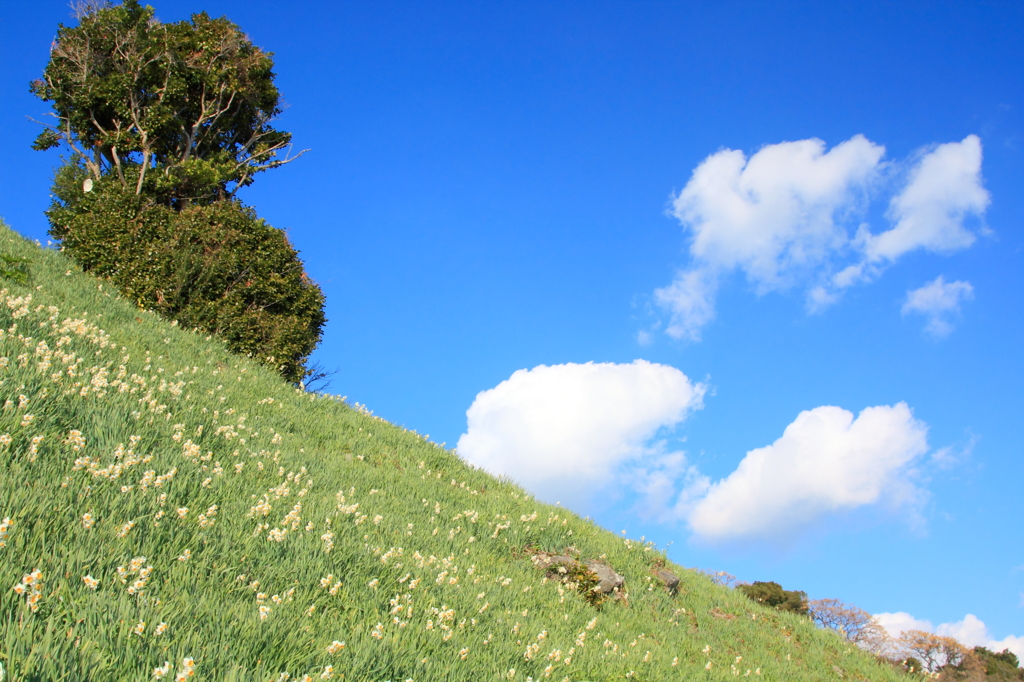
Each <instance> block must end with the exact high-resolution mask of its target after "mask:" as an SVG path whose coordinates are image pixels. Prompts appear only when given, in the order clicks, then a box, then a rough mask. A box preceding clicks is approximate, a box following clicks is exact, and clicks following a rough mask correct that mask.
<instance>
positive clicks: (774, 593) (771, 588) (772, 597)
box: [736, 582, 807, 616]
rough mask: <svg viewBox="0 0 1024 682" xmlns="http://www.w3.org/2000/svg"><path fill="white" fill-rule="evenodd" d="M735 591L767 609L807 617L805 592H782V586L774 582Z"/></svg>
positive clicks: (759, 583) (757, 584)
mask: <svg viewBox="0 0 1024 682" xmlns="http://www.w3.org/2000/svg"><path fill="white" fill-rule="evenodd" d="M736 589H738V590H739V591H740V592H742V593H743V594H745V595H747V596H748V597H750V598H751V599H753V600H754V601H756V602H758V603H759V604H764V605H765V606H767V607H770V608H773V609H777V610H779V611H788V612H789V613H795V614H798V615H801V616H806V615H807V593H806V592H798V591H796V590H784V589H782V585H780V584H778V583H776V582H754V583H753V584H752V585H739V586H737V588H736Z"/></svg>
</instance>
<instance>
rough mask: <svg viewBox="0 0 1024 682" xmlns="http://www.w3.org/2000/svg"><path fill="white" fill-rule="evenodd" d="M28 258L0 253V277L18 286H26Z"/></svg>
mask: <svg viewBox="0 0 1024 682" xmlns="http://www.w3.org/2000/svg"><path fill="white" fill-rule="evenodd" d="M29 262H30V261H29V259H28V258H18V257H17V256H12V255H10V254H6V253H0V277H6V278H7V279H11V280H14V281H15V282H17V283H18V284H28V264H29Z"/></svg>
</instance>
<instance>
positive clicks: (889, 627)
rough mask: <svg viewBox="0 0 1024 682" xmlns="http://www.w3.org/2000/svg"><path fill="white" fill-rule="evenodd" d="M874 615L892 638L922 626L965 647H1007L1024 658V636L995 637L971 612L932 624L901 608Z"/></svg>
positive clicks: (923, 628)
mask: <svg viewBox="0 0 1024 682" xmlns="http://www.w3.org/2000/svg"><path fill="white" fill-rule="evenodd" d="M874 617H875V620H877V621H878V623H879V624H880V625H881V626H882V627H884V628H885V629H886V631H887V632H888V633H889V636H891V637H894V638H895V637H899V636H900V634H902V633H903V632H906V631H907V630H923V631H924V632H934V633H935V634H937V635H942V636H943V637H952V638H953V639H956V640H957V641H958V642H960V643H961V644H963V645H964V646H968V647H976V646H983V647H985V648H986V649H988V650H989V651H995V652H997V653H998V652H1000V651H1003V650H1004V649H1009V650H1010V651H1012V652H1013V653H1015V654H1016V655H1017V658H1019V659H1021V660H1024V636H1020V637H1017V636H1014V635H1007V636H1006V637H1004V638H1003V639H998V640H997V639H995V638H994V637H993V636H992V635H991V633H990V632H989V630H988V627H987V626H986V625H985V623H984V622H983V621H982V620H981V619H980V618H978V617H977V616H975V615H974V614H972V613H968V614H967V615H966V616H964V619H963V620H960V621H957V622H955V623H942V624H941V625H939V626H937V627H936V626H933V625H932V624H931V622H930V621H927V620H919V619H917V618H914V617H913V616H911V615H910V614H909V613H906V612H903V611H898V612H896V613H878V614H875V616H874Z"/></svg>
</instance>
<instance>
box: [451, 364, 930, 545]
mask: <svg viewBox="0 0 1024 682" xmlns="http://www.w3.org/2000/svg"><path fill="white" fill-rule="evenodd" d="M704 392H705V387H704V386H703V385H702V384H695V383H694V382H692V381H691V380H690V379H689V378H687V377H686V375H685V374H683V373H682V372H680V371H679V370H678V369H675V368H673V367H668V366H666V365H659V364H653V363H650V362H646V361H643V360H637V361H636V362H633V363H630V364H598V363H586V364H573V363H569V364H564V365H554V366H546V365H541V366H539V367H535V368H533V369H530V370H526V369H523V370H519V371H518V372H515V373H514V374H513V375H512V376H511V377H509V378H508V379H507V380H506V381H503V382H501V383H500V384H499V385H498V386H496V387H494V388H492V389H489V390H486V391H482V392H481V393H479V394H478V395H477V397H476V399H475V400H474V401H473V404H472V406H470V408H469V410H468V411H467V412H466V416H467V421H468V424H467V429H466V433H465V434H463V435H462V437H461V438H460V439H459V442H458V445H457V450H458V453H459V455H461V456H462V457H463V458H464V459H466V460H467V461H468V462H470V463H472V464H474V465H476V466H479V467H482V468H484V469H486V470H488V471H490V472H491V473H493V474H497V475H503V476H507V477H509V478H511V479H513V480H515V481H517V482H519V483H521V484H522V485H523V486H524V487H526V488H527V489H528V490H530V491H531V492H533V493H534V494H535V495H537V496H538V497H539V498H541V499H544V500H546V501H548V502H556V501H557V502H562V503H563V504H566V505H569V506H576V507H577V508H578V506H579V505H585V504H586V503H587V502H588V501H589V500H590V499H591V498H592V496H593V495H594V494H595V493H596V492H598V491H601V490H606V491H612V490H614V492H615V493H616V495H623V496H626V495H632V496H633V497H634V498H635V509H636V511H637V512H639V513H641V514H643V515H645V516H647V517H649V518H654V519H656V520H658V521H661V522H669V523H676V522H685V523H687V524H688V525H689V527H690V529H691V530H692V532H693V534H694V536H695V537H697V538H700V539H702V540H705V541H709V542H722V541H726V542H728V541H734V540H744V539H757V538H760V539H766V538H777V537H783V536H785V537H792V536H793V535H795V534H797V533H799V532H800V531H802V530H805V529H806V528H807V527H808V526H810V525H812V524H814V523H815V522H816V521H818V520H819V519H822V518H823V517H827V516H829V515H833V514H837V513H845V512H848V511H850V510H854V509H857V508H861V507H867V506H872V505H874V506H882V507H884V508H889V509H890V510H892V509H902V510H904V511H910V512H911V515H913V512H915V511H916V509H917V504H918V503H919V502H920V501H921V500H922V499H923V497H924V493H923V491H922V490H921V489H919V488H917V487H916V486H915V485H914V484H913V483H912V482H911V481H912V480H913V475H912V469H913V467H914V466H915V465H916V464H917V463H918V462H919V461H920V459H921V457H922V455H924V454H925V453H926V452H927V450H928V445H927V426H926V425H925V424H924V423H922V422H920V421H919V420H917V419H915V418H914V416H913V414H912V413H911V410H910V408H909V407H908V406H907V405H906V404H905V403H898V404H896V405H892V406H887V405H882V406H878V407H869V408H866V409H865V410H863V411H862V412H861V413H860V414H859V415H857V416H856V417H855V416H854V415H853V413H851V412H849V411H847V410H844V409H841V408H838V407H831V406H824V407H817V408H815V409H813V410H808V411H805V412H802V413H800V415H799V416H797V418H796V420H795V421H794V422H793V423H792V424H790V425H789V426H788V427H786V429H785V431H784V432H783V434H782V437H781V438H779V439H778V440H776V441H775V442H774V443H772V444H771V445H768V446H766V447H763V448H759V449H756V450H752V451H750V452H748V453H747V455H746V457H744V458H743V460H742V461H741V462H740V464H739V466H738V467H737V468H736V470H735V471H734V472H733V473H732V474H730V475H729V476H727V477H726V478H724V479H722V480H720V481H717V482H712V481H711V480H710V479H709V478H708V477H707V476H705V475H703V474H701V472H700V471H699V470H698V469H697V467H696V466H694V465H693V463H692V462H690V461H689V460H688V459H687V457H686V454H685V453H683V452H679V451H672V450H670V449H669V448H668V447H667V446H666V441H665V440H664V439H659V432H660V431H662V429H672V428H674V427H676V426H677V425H678V424H680V423H681V422H682V421H683V420H684V419H685V418H686V416H687V415H688V414H689V413H690V412H691V411H693V410H695V409H699V408H700V407H702V403H703V397H704Z"/></svg>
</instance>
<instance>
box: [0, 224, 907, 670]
mask: <svg viewBox="0 0 1024 682" xmlns="http://www.w3.org/2000/svg"><path fill="white" fill-rule="evenodd" d="M0 251H5V252H7V253H10V254H13V255H16V256H23V257H27V258H29V259H31V264H30V266H29V268H30V271H31V274H32V281H31V282H30V283H29V284H28V285H27V286H21V285H17V284H15V283H13V282H10V281H3V282H0V286H4V287H6V288H5V289H4V291H2V292H0V294H2V295H0V329H2V330H3V331H2V332H0V365H2V367H0V393H2V395H0V402H4V406H3V408H2V409H0V520H4V519H9V520H4V521H3V523H4V526H3V528H4V529H5V530H3V531H0V663H2V664H3V666H4V668H5V669H6V673H7V679H8V680H86V679H88V680H150V679H154V678H156V679H159V678H161V677H163V678H164V679H168V680H170V679H176V678H179V679H188V678H189V677H191V678H192V679H196V680H259V681H261V682H262V681H266V680H289V679H290V680H299V679H305V680H320V679H330V678H331V677H332V676H333V678H334V679H336V680H340V679H345V680H350V681H367V682H369V681H373V682H385V681H392V682H399V681H404V680H415V681H417V682H420V681H422V682H427V681H432V680H467V681H468V680H472V681H474V682H476V681H480V680H495V681H496V680H509V679H513V680H520V681H523V680H528V679H530V678H532V679H533V680H547V679H550V680H555V681H560V680H572V681H574V682H577V681H585V680H593V681H596V680H620V679H633V680H679V679H686V680H718V679H731V678H733V677H734V676H747V675H749V676H750V677H760V678H762V679H766V680H826V679H828V680H834V679H837V678H843V679H847V680H889V679H897V678H901V677H902V675H900V674H898V673H897V672H895V671H894V670H892V669H891V668H889V667H887V666H884V665H881V664H879V663H877V662H876V661H875V660H874V659H873V658H872V657H870V656H868V655H866V654H864V653H862V652H860V651H859V650H857V649H856V648H855V647H851V646H849V645H847V644H846V643H845V642H844V641H842V640H841V639H840V638H839V637H837V636H836V635H835V634H834V633H831V632H825V631H821V630H818V629H816V628H815V627H814V626H813V625H812V624H811V623H810V622H808V621H806V620H804V619H801V618H798V617H795V616H790V615H788V614H780V613H776V612H772V611H767V610H765V609H762V608H760V607H759V606H756V605H755V604H753V603H752V602H750V601H749V600H747V599H746V598H745V597H744V596H743V595H742V594H740V593H738V592H735V591H733V590H729V589H727V588H724V587H720V586H717V585H714V584H713V583H712V582H711V581H710V580H709V579H708V578H706V577H705V576H703V575H700V574H698V573H696V572H693V571H688V570H684V569H682V568H680V567H678V566H673V565H671V564H669V565H668V568H669V569H670V570H672V571H674V572H675V573H676V574H677V575H679V576H680V577H681V583H680V589H679V592H678V594H676V595H671V594H669V593H668V591H667V590H665V588H664V587H663V585H662V584H661V583H660V582H659V581H658V580H657V579H655V578H654V577H652V573H651V571H652V567H654V566H656V565H657V564H658V563H659V562H661V561H663V560H664V555H663V554H662V553H660V552H658V551H657V550H656V549H655V548H653V547H651V546H649V545H645V544H643V543H637V542H633V541H629V540H624V539H622V538H619V537H616V536H614V535H613V534H612V533H610V532H608V531H605V530H603V529H601V528H598V527H597V526H595V525H594V524H593V523H591V522H589V521H586V520H584V519H581V518H579V517H578V516H576V515H575V514H572V513H570V512H567V511H566V510H564V509H562V508H559V507H552V506H550V505H545V504H540V503H538V502H536V501H535V500H533V499H531V497H530V496H529V495H528V494H526V493H525V492H524V491H523V490H522V489H521V488H519V487H517V486H516V485H513V484H511V483H509V482H506V481H502V480H498V479H495V478H493V477H492V476H489V475H487V474H486V473H484V472H482V471H479V470H476V469H474V468H472V467H470V466H468V465H466V464H465V463H464V462H462V461H460V460H459V459H458V458H457V457H456V456H455V455H454V454H453V453H452V452H450V451H448V450H445V449H443V448H441V447H439V446H438V445H436V444H434V443H431V442H429V441H427V440H425V439H424V438H422V437H421V436H419V435H417V434H416V433H412V432H409V431H406V430H404V429H401V428H398V427H396V426H394V425H392V424H389V423H388V422H386V421H383V420H382V419H380V418H378V417H375V416H372V415H371V414H369V413H368V412H366V411H365V410H363V409H360V408H359V407H358V406H356V407H355V408H353V407H351V406H349V405H348V404H346V403H345V402H342V401H341V400H338V399H336V398H333V397H329V396H323V395H311V394H308V393H303V392H300V391H297V390H295V389H294V388H293V387H290V386H289V385H287V384H285V383H283V382H282V381H281V380H280V379H279V378H278V377H276V376H275V375H274V374H272V373H271V372H270V371H268V370H265V369H263V368H262V367H260V366H257V365H256V364H255V363H253V362H250V361H248V360H246V359H243V358H239V357H236V356H232V355H231V354H229V353H227V352H226V351H225V349H224V346H223V344H221V343H219V342H218V341H217V340H215V339H214V340H211V339H209V338H207V337H205V336H201V335H198V334H195V333H193V332H190V331H186V330H183V329H179V328H177V327H174V326H171V325H169V324H168V323H166V322H164V321H162V320H161V319H159V318H157V317H156V316H155V315H153V314H150V313H146V312H142V311H139V310H137V309H135V308H133V307H132V306H130V305H129V304H127V303H126V302H124V301H121V300H119V299H118V297H117V296H116V294H115V293H114V292H113V291H111V290H110V288H109V286H108V285H105V284H103V283H102V282H100V281H98V280H96V279H93V278H91V277H89V276H87V275H84V274H82V273H81V272H80V271H79V270H78V269H77V268H76V267H75V266H74V265H73V264H72V263H71V262H70V261H69V260H67V259H66V258H64V257H63V256H62V255H61V254H59V253H56V252H54V251H48V250H44V249H40V248H39V247H37V246H35V245H34V244H30V243H29V242H27V241H25V240H24V239H22V238H21V237H19V236H17V235H16V234H15V233H13V232H10V231H9V230H8V229H7V228H5V227H2V226H0ZM351 361H352V362H358V358H352V359H351ZM567 547H574V548H575V551H576V552H578V555H579V556H580V558H582V559H597V558H603V560H604V561H606V562H607V563H608V564H610V565H611V566H613V567H614V568H615V570H616V571H618V572H619V573H620V574H622V575H623V576H624V577H625V580H626V593H627V597H626V598H625V599H618V600H609V601H607V602H606V603H604V604H601V605H600V606H599V607H595V606H594V605H592V604H591V603H590V602H589V601H588V600H587V599H585V598H584V596H583V595H582V594H581V593H580V592H579V591H577V590H573V589H571V588H570V587H567V586H566V585H564V584H563V583H562V582H561V581H558V580H552V579H546V578H545V576H544V573H543V572H542V571H540V570H538V569H537V568H536V567H535V566H534V564H533V562H532V561H531V558H530V551H531V550H535V549H542V550H549V551H563V550H565V549H566V548H567ZM570 551H572V550H570ZM342 643H343V644H342Z"/></svg>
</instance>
